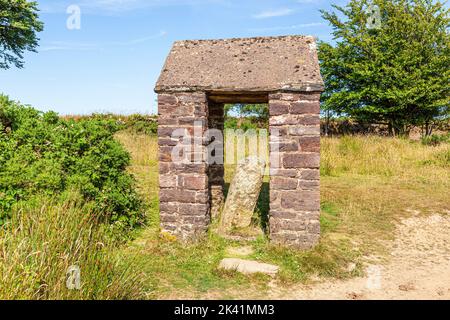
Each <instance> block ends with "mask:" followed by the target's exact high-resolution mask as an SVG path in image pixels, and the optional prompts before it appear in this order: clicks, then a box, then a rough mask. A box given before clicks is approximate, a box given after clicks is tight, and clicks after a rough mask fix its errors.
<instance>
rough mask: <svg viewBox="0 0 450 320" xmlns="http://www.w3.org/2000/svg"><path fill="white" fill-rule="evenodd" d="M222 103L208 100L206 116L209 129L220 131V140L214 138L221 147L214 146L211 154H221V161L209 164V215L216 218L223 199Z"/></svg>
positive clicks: (223, 115)
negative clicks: (214, 149) (214, 151)
mask: <svg viewBox="0 0 450 320" xmlns="http://www.w3.org/2000/svg"><path fill="white" fill-rule="evenodd" d="M224 107H225V106H224V104H223V103H216V102H212V101H209V104H208V109H209V118H208V126H209V128H210V129H217V130H220V131H221V133H222V138H221V140H220V141H219V140H217V139H218V138H214V141H215V142H216V144H221V145H222V148H221V150H220V148H216V154H213V156H216V155H217V156H219V155H220V156H221V157H222V163H210V164H209V186H210V192H211V193H210V197H211V217H212V219H216V218H218V215H219V212H220V209H221V208H222V206H223V204H224V200H225V196H224V187H225V180H224V174H225V170H224V165H223V161H224V158H223V157H224V154H223V150H224V146H223V144H224V141H223V130H224V121H225V120H224V117H225V114H224V112H225V111H224ZM217 152H219V154H217Z"/></svg>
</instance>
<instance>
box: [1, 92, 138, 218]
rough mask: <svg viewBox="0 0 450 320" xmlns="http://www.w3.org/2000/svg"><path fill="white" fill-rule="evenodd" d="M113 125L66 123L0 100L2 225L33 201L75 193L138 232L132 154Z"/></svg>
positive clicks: (50, 114)
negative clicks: (19, 204)
mask: <svg viewBox="0 0 450 320" xmlns="http://www.w3.org/2000/svg"><path fill="white" fill-rule="evenodd" d="M119 129H120V124H118V123H117V121H114V120H112V119H104V118H102V119H100V118H95V117H94V118H86V119H83V120H80V121H74V120H63V119H60V118H59V117H58V115H57V114H56V113H54V112H47V113H42V112H39V111H37V110H35V109H33V108H31V107H27V106H23V105H20V104H18V103H16V102H13V101H10V100H9V99H8V98H7V97H6V96H2V95H0V225H1V224H3V223H4V222H5V220H6V219H7V218H8V217H9V216H10V213H11V210H12V206H13V205H14V204H16V203H17V202H20V201H24V200H27V199H29V198H30V197H32V196H33V195H37V194H43V195H46V196H51V197H61V196H64V194H65V193H67V192H69V191H72V190H76V191H78V192H80V193H81V195H82V196H83V198H84V199H85V200H86V201H93V202H94V203H95V204H96V206H95V210H94V211H95V213H96V214H97V215H98V218H99V219H101V220H103V221H106V222H111V223H115V224H116V225H118V226H123V227H133V226H135V225H136V224H138V223H139V222H140V221H141V219H142V214H141V209H140V207H141V203H140V200H139V198H138V196H137V194H136V192H135V191H134V186H133V184H134V181H133V179H132V177H131V175H129V174H128V173H127V172H126V171H125V170H126V167H127V165H128V164H129V161H130V157H129V154H128V153H127V152H126V151H125V150H124V149H123V147H122V146H121V145H120V144H119V143H118V142H117V141H115V140H114V133H115V132H117V130H119Z"/></svg>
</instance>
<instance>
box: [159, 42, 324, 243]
mask: <svg viewBox="0 0 450 320" xmlns="http://www.w3.org/2000/svg"><path fill="white" fill-rule="evenodd" d="M319 69H320V68H319V63H318V57H317V52H316V44H315V39H314V38H313V37H311V36H285V37H260V38H241V39H220V40H193V41H178V42H175V44H174V46H173V48H172V50H171V52H170V54H169V56H168V58H167V60H166V63H165V65H164V68H163V70H162V73H161V75H160V78H159V80H158V82H157V84H156V88H155V91H156V92H157V93H158V116H159V118H158V121H159V123H158V143H159V171H160V172H159V173H160V180H159V184H160V199H159V200H160V218H161V229H162V231H166V232H170V233H172V234H174V235H175V236H177V238H179V239H182V240H193V239H197V238H198V237H201V236H202V235H204V234H205V232H206V231H207V230H208V228H209V226H210V223H211V216H213V215H214V212H213V211H212V210H213V208H214V202H215V199H216V195H220V193H222V194H223V190H224V187H225V186H224V179H223V177H224V167H223V164H222V165H216V164H214V163H212V162H210V161H209V156H208V154H209V153H208V148H209V147H210V145H211V143H212V144H213V145H214V144H215V145H216V146H217V145H220V144H221V143H220V142H221V141H217V140H213V139H210V138H211V137H209V136H208V131H209V130H210V129H218V130H217V131H218V132H221V131H223V119H224V113H223V112H224V108H223V106H224V104H226V103H268V106H269V136H270V147H269V152H270V192H269V194H270V195H269V198H270V199H269V200H270V203H269V205H270V210H269V223H268V225H269V233H270V240H271V241H272V242H274V243H279V244H283V245H288V246H293V247H296V248H310V247H312V246H313V245H315V244H316V243H317V242H318V240H319V235H320V223H319V215H320V196H319V187H320V184H319V164H320V118H319V114H320V93H321V92H322V91H323V81H322V79H321V76H320V71H319ZM212 140H213V141H212ZM222 143H223V141H222ZM273 147H274V148H273ZM180 151H182V152H181V154H182V155H183V156H182V157H179V154H180ZM213 157H214V155H213Z"/></svg>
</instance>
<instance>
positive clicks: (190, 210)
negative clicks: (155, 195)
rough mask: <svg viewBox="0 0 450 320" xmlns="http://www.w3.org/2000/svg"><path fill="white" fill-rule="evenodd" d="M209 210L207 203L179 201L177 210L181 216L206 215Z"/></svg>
mask: <svg viewBox="0 0 450 320" xmlns="http://www.w3.org/2000/svg"><path fill="white" fill-rule="evenodd" d="M208 210H209V206H208V205H207V204H196V203H179V204H178V212H179V213H180V215H183V216H206V215H207V213H208Z"/></svg>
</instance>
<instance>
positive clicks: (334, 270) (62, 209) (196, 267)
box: [0, 130, 450, 299]
mask: <svg viewBox="0 0 450 320" xmlns="http://www.w3.org/2000/svg"><path fill="white" fill-rule="evenodd" d="M116 137H117V139H118V140H119V141H120V142H121V143H123V144H124V146H125V147H126V148H127V149H128V150H129V151H130V153H131V155H132V164H131V166H130V167H129V169H128V170H129V171H130V172H131V173H132V174H133V175H134V176H135V177H136V179H137V182H138V188H139V190H138V191H139V193H140V195H141V196H142V198H143V199H144V201H145V203H146V207H145V210H146V216H147V226H146V227H145V228H141V229H139V230H137V231H135V234H134V235H133V236H134V240H133V241H131V242H129V243H127V244H123V243H117V242H116V241H114V240H112V239H111V237H109V236H108V234H109V233H108V230H105V227H102V226H101V225H97V224H96V223H95V221H94V222H93V221H91V220H89V219H87V218H86V217H88V216H89V212H90V208H89V204H87V205H81V204H79V202H78V201H77V200H76V199H77V197H76V195H74V196H69V197H68V199H67V200H66V201H65V202H64V203H63V204H61V203H56V202H54V201H53V200H49V199H45V198H38V199H36V200H35V201H34V202H29V203H26V204H22V205H19V206H18V207H17V208H16V209H15V212H14V215H13V219H12V220H11V221H10V223H9V224H8V225H6V227H5V228H3V229H1V230H0V299H12V298H19V299H161V298H224V299H232V298H239V297H240V298H250V297H254V298H264V293H265V292H266V291H267V290H269V283H270V282H271V281H272V280H271V279H270V278H269V277H267V276H262V275H256V276H244V275H241V274H238V273H235V272H223V271H219V270H218V269H217V266H218V263H219V261H220V260H221V259H222V258H223V257H225V255H226V254H225V250H226V248H227V247H229V246H238V245H243V243H239V242H236V241H230V240H224V239H222V238H220V237H218V236H217V235H215V234H214V233H213V232H210V233H209V234H208V236H207V237H206V238H205V239H203V240H201V241H199V242H197V243H194V244H190V245H182V244H179V243H177V242H175V241H174V239H173V238H171V237H170V236H167V235H165V236H164V235H160V233H159V217H158V169H157V168H158V162H157V150H158V144H157V139H156V137H154V136H149V135H145V134H139V133H136V132H133V131H129V130H127V131H122V132H120V133H118V134H117V136H116ZM233 169H234V168H233V167H227V168H226V177H225V178H226V182H227V183H230V181H231V179H232V176H233ZM449 169H450V147H449V144H448V143H441V144H439V145H436V146H430V145H424V144H422V143H420V142H412V141H409V140H403V139H394V138H379V137H370V136H369V137H343V138H330V139H328V138H324V139H322V165H321V211H322V214H321V227H322V235H321V240H320V243H319V245H318V246H316V247H315V248H314V249H312V250H309V251H295V250H290V249H286V248H281V247H278V246H275V245H272V244H270V243H269V242H268V240H267V238H266V237H265V236H261V237H259V238H258V239H257V240H256V241H251V242H249V243H246V245H250V246H252V247H253V249H254V254H253V255H252V256H251V257H250V258H253V259H256V260H259V261H262V262H267V263H274V264H277V265H279V266H280V274H279V276H277V278H276V281H277V282H278V283H279V284H281V285H285V286H288V285H290V284H294V283H298V282H309V281H311V280H313V279H315V278H317V277H320V278H325V279H326V278H332V279H340V278H348V277H353V276H355V275H358V274H361V272H362V265H363V263H364V262H365V261H367V260H369V259H371V258H372V257H374V256H381V257H384V258H386V259H387V257H388V255H387V254H386V247H385V240H390V239H393V237H394V235H395V224H396V223H397V222H398V221H399V219H401V218H402V217H405V216H407V215H408V214H410V210H416V211H419V212H421V213H422V214H430V213H445V212H448V211H449V210H450V207H449V203H448V199H447V194H448V189H449V187H450V170H449ZM265 182H266V183H265V184H264V188H263V191H262V193H261V195H260V199H259V201H258V208H257V210H256V213H255V219H254V220H255V223H257V224H260V225H262V226H264V225H265V223H266V221H267V212H268V191H269V185H268V183H267V182H268V180H267V177H266V179H265ZM350 263H352V264H353V263H354V264H355V265H356V269H354V270H349V269H348V266H349V264H350ZM71 265H79V266H80V268H81V272H82V284H83V285H82V289H81V290H67V288H66V287H65V280H66V271H67V268H68V267H69V266H71Z"/></svg>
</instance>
